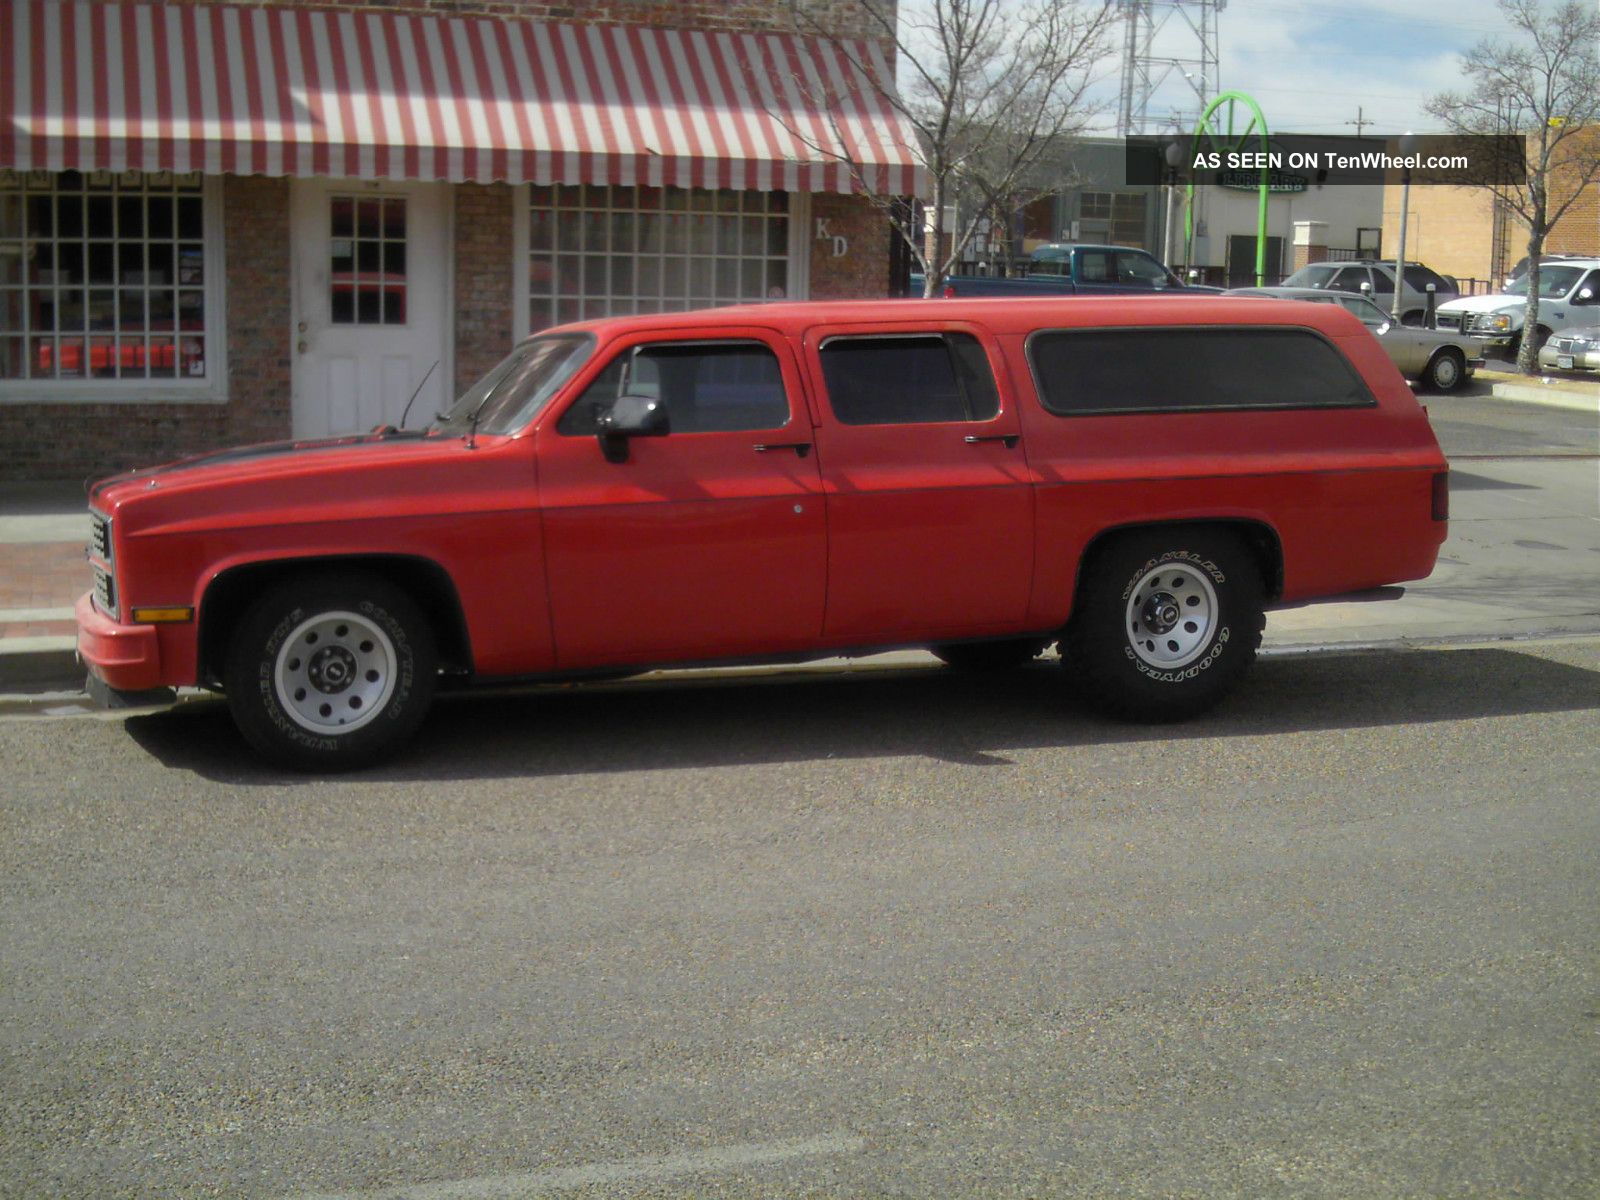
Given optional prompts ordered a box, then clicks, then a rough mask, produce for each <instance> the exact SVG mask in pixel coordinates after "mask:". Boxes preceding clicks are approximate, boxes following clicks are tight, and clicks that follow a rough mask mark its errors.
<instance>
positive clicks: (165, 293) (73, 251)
mask: <svg viewBox="0 0 1600 1200" xmlns="http://www.w3.org/2000/svg"><path fill="white" fill-rule="evenodd" d="M201 186H202V185H201V179H200V176H199V175H198V174H189V175H179V176H174V175H172V174H171V173H169V172H157V173H153V174H148V175H147V174H143V173H141V172H138V171H126V172H112V171H94V172H88V173H85V172H79V171H65V172H61V173H59V174H58V173H54V172H47V171H31V172H19V171H10V170H6V171H0V380H22V379H34V380H111V381H116V380H124V381H136V380H137V381H148V380H162V379H176V378H179V377H184V378H202V379H203V378H204V377H205V375H206V328H205V303H204V295H205V292H204V288H205V283H206V280H205V208H204V199H203V195H202V191H201Z"/></svg>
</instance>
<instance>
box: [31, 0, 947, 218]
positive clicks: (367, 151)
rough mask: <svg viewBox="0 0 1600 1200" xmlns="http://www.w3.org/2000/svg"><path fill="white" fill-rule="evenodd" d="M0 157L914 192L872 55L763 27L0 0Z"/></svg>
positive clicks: (869, 50) (911, 161)
mask: <svg viewBox="0 0 1600 1200" xmlns="http://www.w3.org/2000/svg"><path fill="white" fill-rule="evenodd" d="M0 38H3V40H4V46H3V49H0V66H4V67H5V68H6V71H5V75H6V76H8V77H9V78H5V79H4V81H3V82H0V167H11V168H15V169H19V170H43V171H62V170H130V169H133V170H146V171H164V170H170V171H180V172H188V171H201V172H204V173H206V174H224V173H226V174H239V175H292V176H334V177H353V178H359V179H444V180H451V181H454V182H461V181H466V180H472V181H478V182H490V181H494V180H505V181H509V182H514V183H520V182H535V183H614V184H633V183H638V184H651V185H658V186H659V185H673V186H678V187H736V188H754V189H757V190H761V191H771V190H778V189H782V190H786V191H800V192H820V191H828V192H851V191H854V190H857V189H856V186H855V183H854V182H853V180H852V177H851V170H850V167H849V166H848V165H847V164H848V163H850V162H853V163H855V164H857V166H858V168H859V169H861V170H862V171H863V172H864V176H865V178H866V180H867V183H868V185H869V186H870V187H871V188H872V189H873V190H875V191H878V192H881V193H887V194H890V195H910V194H914V193H915V192H916V191H917V185H918V183H919V182H920V170H921V169H920V167H919V166H918V163H917V159H916V155H915V152H914V150H913V145H914V138H913V135H912V134H911V132H910V130H909V128H908V127H907V126H906V124H905V122H904V121H903V119H902V118H901V117H900V116H899V115H898V114H897V113H896V112H895V110H894V108H893V106H892V105H891V104H890V103H889V102H888V101H887V100H886V99H885V98H884V96H883V94H882V90H881V89H880V88H879V87H878V86H876V84H875V82H874V81H875V80H889V79H890V78H891V71H890V68H889V65H888V63H887V61H886V60H885V56H884V54H883V52H882V49H881V48H880V47H879V46H878V45H877V44H876V43H873V42H869V41H828V40H822V39H816V38H805V37H799V36H795V35H789V34H777V33H730V32H716V31H699V30H674V29H651V28H640V27H633V26H614V25H561V24H537V23H529V22H518V21H499V20H490V19H484V18H448V19H447V18H439V17H430V16H418V15H411V14H407V13H402V12H394V11H388V10H371V11H365V12H352V11H340V12H331V11H313V10H309V9H303V8H281V7H279V8H232V7H224V6H209V5H202V6H193V5H187V4H185V5H174V6H171V7H167V6H164V5H152V4H121V3H81V2H77V3H58V2H57V0H0Z"/></svg>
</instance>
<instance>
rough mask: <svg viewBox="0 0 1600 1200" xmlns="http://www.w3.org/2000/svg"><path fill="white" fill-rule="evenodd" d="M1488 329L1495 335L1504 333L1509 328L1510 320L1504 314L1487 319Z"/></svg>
mask: <svg viewBox="0 0 1600 1200" xmlns="http://www.w3.org/2000/svg"><path fill="white" fill-rule="evenodd" d="M1489 328H1490V329H1492V330H1494V331H1495V332H1496V333H1504V332H1505V331H1506V330H1508V329H1510V328H1511V318H1510V317H1509V316H1508V315H1506V314H1505V313H1500V314H1498V315H1496V316H1493V317H1490V318H1489Z"/></svg>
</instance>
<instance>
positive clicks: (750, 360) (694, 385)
mask: <svg viewBox="0 0 1600 1200" xmlns="http://www.w3.org/2000/svg"><path fill="white" fill-rule="evenodd" d="M623 395H633V396H650V397H652V398H654V399H658V400H661V401H663V402H664V403H665V404H666V406H667V419H668V422H669V426H670V428H671V431H672V432H673V433H726V432H731V431H735V430H747V429H780V428H782V427H783V426H784V425H787V424H788V423H789V400H788V397H787V395H786V394H785V393H784V390H783V371H782V369H781V368H780V367H779V366H778V359H777V356H776V355H774V354H773V353H772V351H771V350H770V349H768V348H767V347H766V346H764V345H762V344H761V343H760V342H709V343H707V342H668V343H659V344H656V345H647V346H635V347H634V348H633V349H631V350H624V351H623V352H622V353H621V354H619V355H618V356H617V357H616V358H614V359H612V361H611V363H610V365H608V366H607V367H606V369H605V370H604V371H602V372H601V373H600V374H599V376H597V377H596V379H595V380H594V382H593V383H591V384H590V385H589V386H588V387H587V388H585V389H584V393H583V395H581V396H579V397H578V399H577V400H576V401H575V402H574V403H573V405H572V407H571V408H569V409H568V410H567V411H566V412H565V413H563V414H562V416H561V420H560V421H559V422H558V423H557V425H556V428H557V430H558V431H559V432H560V433H563V434H566V435H568V436H588V435H590V434H593V433H594V432H595V428H596V426H595V419H596V417H598V416H599V415H600V414H601V413H602V412H605V411H607V410H608V409H609V408H610V407H611V406H612V404H614V403H615V402H616V400H617V397H619V396H623Z"/></svg>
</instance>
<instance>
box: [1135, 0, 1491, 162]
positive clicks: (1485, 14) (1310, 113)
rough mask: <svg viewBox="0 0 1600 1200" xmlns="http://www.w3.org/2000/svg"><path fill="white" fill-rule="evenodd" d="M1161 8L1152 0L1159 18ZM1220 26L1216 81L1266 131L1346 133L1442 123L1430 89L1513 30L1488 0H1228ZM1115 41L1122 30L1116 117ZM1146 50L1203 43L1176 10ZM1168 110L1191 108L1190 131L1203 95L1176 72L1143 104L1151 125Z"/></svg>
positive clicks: (1449, 84) (1435, 128) (1191, 49)
mask: <svg viewBox="0 0 1600 1200" xmlns="http://www.w3.org/2000/svg"><path fill="white" fill-rule="evenodd" d="M1162 12H1163V9H1162V7H1161V6H1160V5H1159V4H1158V5H1157V7H1156V10H1155V19H1156V21H1157V22H1159V21H1160V19H1161V16H1162ZM1217 24H1218V57H1219V60H1220V62H1219V68H1220V69H1219V76H1220V78H1219V82H1220V90H1224V91H1227V90H1232V91H1241V92H1245V93H1246V94H1248V95H1249V96H1251V97H1253V98H1254V99H1255V101H1256V103H1257V104H1259V105H1260V106H1261V109H1262V112H1263V114H1264V115H1265V117H1266V120H1267V126H1268V128H1269V129H1270V130H1272V132H1274V133H1320V134H1350V135H1354V134H1355V133H1356V132H1357V130H1356V126H1355V125H1354V124H1353V122H1355V121H1356V120H1357V119H1358V115H1359V117H1360V118H1361V119H1364V120H1365V121H1368V122H1373V124H1369V125H1368V126H1367V127H1366V129H1365V132H1366V133H1367V134H1384V133H1388V134H1397V133H1405V132H1407V131H1408V130H1409V131H1413V132H1417V133H1427V132H1439V131H1441V130H1442V128H1443V127H1442V126H1441V125H1440V124H1439V122H1438V121H1436V120H1435V119H1434V118H1432V117H1429V116H1428V115H1427V114H1426V113H1425V112H1424V111H1423V105H1424V104H1425V103H1426V102H1427V100H1428V98H1429V97H1430V96H1433V95H1435V94H1436V93H1438V92H1442V91H1448V90H1451V89H1455V90H1461V88H1462V86H1463V81H1462V76H1461V70H1460V60H1461V55H1462V54H1463V53H1464V52H1466V51H1468V50H1470V49H1471V48H1472V47H1473V46H1475V45H1476V44H1477V43H1478V42H1480V41H1482V40H1483V39H1485V38H1490V37H1495V36H1500V37H1507V36H1508V35H1509V30H1508V28H1507V26H1506V24H1505V21H1504V18H1503V17H1502V16H1501V14H1500V12H1499V9H1498V8H1497V6H1496V5H1495V3H1494V0H1227V3H1226V6H1225V7H1224V8H1223V9H1222V10H1221V12H1220V13H1219V14H1218V19H1217ZM1121 38H1122V34H1121V32H1120V30H1119V31H1118V34H1117V44H1118V50H1119V52H1118V55H1117V56H1116V60H1115V61H1114V62H1113V63H1112V64H1111V67H1110V75H1111V77H1110V81H1109V87H1110V108H1111V113H1110V118H1111V120H1112V121H1113V122H1114V120H1115V116H1116V101H1117V97H1118V96H1119V94H1120V92H1119V88H1120V74H1119V70H1120V62H1121V54H1120V48H1121ZM1167 47H1171V49H1167ZM1154 50H1155V52H1156V53H1157V54H1160V53H1163V52H1166V53H1171V54H1173V55H1175V56H1180V57H1185V58H1196V57H1198V53H1199V41H1198V39H1197V38H1196V37H1195V35H1194V33H1193V32H1192V31H1191V29H1190V26H1189V25H1188V24H1186V23H1185V22H1184V20H1183V19H1182V17H1181V15H1177V14H1174V15H1173V16H1172V17H1171V18H1170V19H1169V20H1168V21H1167V22H1166V25H1165V27H1164V29H1163V32H1162V33H1161V35H1160V36H1158V37H1157V40H1156V42H1155V45H1154ZM1174 108H1182V109H1186V110H1188V126H1187V127H1190V128H1192V123H1193V121H1194V119H1195V117H1197V116H1198V115H1199V111H1198V110H1199V103H1198V100H1197V98H1196V96H1195V92H1194V91H1193V89H1192V87H1191V86H1190V85H1189V84H1188V83H1186V82H1185V81H1184V80H1183V78H1182V76H1181V74H1179V73H1178V72H1177V71H1173V72H1172V73H1171V74H1170V75H1169V77H1168V79H1167V81H1166V83H1165V84H1164V85H1163V87H1162V88H1161V89H1160V90H1158V91H1157V93H1156V95H1155V98H1154V99H1153V100H1152V102H1151V104H1150V107H1149V110H1148V111H1149V115H1150V117H1151V118H1152V124H1151V125H1150V126H1149V127H1148V128H1147V132H1151V133H1158V132H1163V129H1162V128H1160V127H1159V125H1158V123H1157V122H1156V119H1157V118H1165V117H1167V116H1169V115H1170V114H1171V113H1172V111H1173V110H1174ZM1168 127H1169V128H1170V126H1168ZM1107 131H1108V132H1109V129H1108V130H1107Z"/></svg>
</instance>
